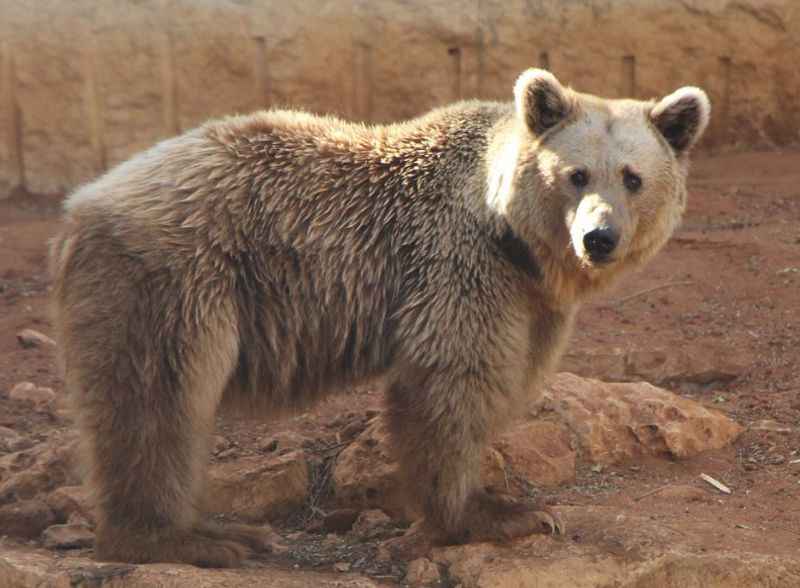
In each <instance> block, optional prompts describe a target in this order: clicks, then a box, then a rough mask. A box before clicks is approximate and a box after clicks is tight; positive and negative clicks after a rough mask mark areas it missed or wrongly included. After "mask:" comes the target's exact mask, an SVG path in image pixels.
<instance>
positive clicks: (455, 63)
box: [447, 47, 464, 100]
mask: <svg viewBox="0 0 800 588" xmlns="http://www.w3.org/2000/svg"><path fill="white" fill-rule="evenodd" d="M447 55H448V56H449V57H450V72H451V73H450V76H451V79H452V83H453V89H452V92H453V100H461V97H462V94H463V79H462V78H463V75H464V73H463V60H462V59H461V47H450V48H449V49H448V50H447Z"/></svg>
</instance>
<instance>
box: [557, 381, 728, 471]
mask: <svg viewBox="0 0 800 588" xmlns="http://www.w3.org/2000/svg"><path fill="white" fill-rule="evenodd" d="M545 403H546V406H547V407H549V408H551V409H552V410H554V411H555V412H556V414H557V415H558V416H559V417H560V419H561V420H562V421H563V422H564V424H565V425H566V426H567V427H568V428H569V429H570V431H572V432H573V434H574V435H575V437H576V439H577V442H578V444H579V446H580V448H581V450H582V457H583V458H584V459H585V460H587V461H589V462H592V463H600V464H613V463H619V462H622V461H625V460H627V459H631V458H634V457H639V456H643V455H655V456H663V457H670V458H687V457H692V456H694V455H697V454H698V453H700V452H702V451H706V450H709V449H720V448H721V447H724V446H725V445H727V444H729V443H731V442H732V441H733V440H734V439H736V437H737V436H738V435H739V434H740V433H741V432H742V427H741V426H740V425H738V424H736V423H735V422H734V421H732V420H731V419H729V418H728V417H726V416H725V415H723V414H722V413H720V412H718V411H715V410H710V409H708V408H706V407H704V406H703V405H701V404H699V403H697V402H694V401H692V400H687V399H686V398H682V397H680V396H678V395H676V394H673V393H672V392H668V391H667V390H663V389H661V388H657V387H655V386H653V385H651V384H646V383H606V382H600V381H599V380H591V379H586V378H581V377H580V376H576V375H574V374H568V373H560V374H558V375H556V376H555V377H554V378H553V379H552V380H551V382H550V383H549V385H548V390H547V392H546V393H545Z"/></svg>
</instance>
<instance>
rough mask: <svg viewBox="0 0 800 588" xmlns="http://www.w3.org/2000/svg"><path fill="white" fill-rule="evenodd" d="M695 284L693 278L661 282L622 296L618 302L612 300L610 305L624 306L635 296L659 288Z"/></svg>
mask: <svg viewBox="0 0 800 588" xmlns="http://www.w3.org/2000/svg"><path fill="white" fill-rule="evenodd" d="M692 284H694V282H692V281H691V280H684V281H682V282H668V283H666V284H660V285H658V286H653V287H652V288H647V289H646V290H642V291H640V292H636V293H635V294H631V295H630V296H625V297H624V298H620V299H619V300H617V301H616V302H612V303H611V304H610V305H609V306H622V305H623V304H625V303H626V302H628V301H629V300H633V299H634V298H638V297H639V296H644V295H645V294H650V293H651V292H655V291H657V290H663V289H665V288H673V287H675V286H690V285H692Z"/></svg>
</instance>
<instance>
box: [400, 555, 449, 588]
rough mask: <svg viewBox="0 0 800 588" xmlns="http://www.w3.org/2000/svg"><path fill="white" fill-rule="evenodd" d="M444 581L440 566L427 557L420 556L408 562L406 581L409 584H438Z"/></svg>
mask: <svg viewBox="0 0 800 588" xmlns="http://www.w3.org/2000/svg"><path fill="white" fill-rule="evenodd" d="M441 582H442V576H441V574H440V572H439V566H437V565H436V564H435V563H433V562H432V561H431V560H429V559H428V558H426V557H420V558H418V559H415V560H414V561H412V562H410V563H409V564H408V571H407V572H406V583H407V584H408V585H409V586H412V587H413V586H438V585H439V584H441Z"/></svg>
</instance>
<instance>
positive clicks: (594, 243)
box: [583, 228, 619, 261]
mask: <svg viewBox="0 0 800 588" xmlns="http://www.w3.org/2000/svg"><path fill="white" fill-rule="evenodd" d="M618 242H619V236H618V235H617V233H616V231H614V230H613V229H609V228H600V229H594V230H591V231H589V232H588V233H586V234H585V235H584V236H583V247H584V249H586V252H587V253H588V254H589V259H591V260H592V261H605V260H607V259H608V256H609V255H611V252H612V251H614V249H615V248H616V246H617V243H618Z"/></svg>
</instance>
